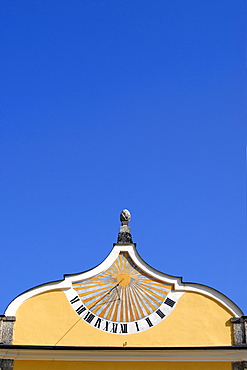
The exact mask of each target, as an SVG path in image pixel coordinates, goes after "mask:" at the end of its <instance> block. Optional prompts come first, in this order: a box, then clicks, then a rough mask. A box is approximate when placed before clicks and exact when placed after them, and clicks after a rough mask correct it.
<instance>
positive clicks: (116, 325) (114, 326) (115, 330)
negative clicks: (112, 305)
mask: <svg viewBox="0 0 247 370" xmlns="http://www.w3.org/2000/svg"><path fill="white" fill-rule="evenodd" d="M117 327H118V324H115V323H114V322H113V323H112V329H111V333H117Z"/></svg>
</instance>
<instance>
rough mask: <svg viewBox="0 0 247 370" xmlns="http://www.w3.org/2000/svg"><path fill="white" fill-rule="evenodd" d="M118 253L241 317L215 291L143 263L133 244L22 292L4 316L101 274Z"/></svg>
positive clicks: (152, 273)
mask: <svg viewBox="0 0 247 370" xmlns="http://www.w3.org/2000/svg"><path fill="white" fill-rule="evenodd" d="M120 252H128V253H129V255H130V257H131V258H132V260H133V262H134V263H135V264H136V265H137V266H138V267H140V269H142V270H143V271H144V272H146V273H148V274H150V275H151V276H153V277H154V278H156V279H159V280H161V281H164V282H168V283H170V284H173V285H174V290H175V291H177V292H195V293H199V294H203V295H205V296H208V297H210V298H212V299H214V300H216V301H217V302H219V303H220V304H221V305H223V306H224V307H226V308H227V309H228V310H229V311H230V312H231V313H232V315H233V316H234V317H240V316H242V315H243V312H242V311H241V310H240V308H239V307H238V306H237V305H236V304H235V303H234V302H232V301H231V300H230V299H229V298H228V297H226V296H225V295H224V294H222V293H220V292H218V291H217V290H215V289H213V288H210V287H208V286H205V285H200V284H194V283H184V282H182V278H181V277H174V276H170V275H166V274H164V273H162V272H160V271H157V270H155V269H154V268H152V267H151V266H149V265H148V264H147V263H146V262H145V261H143V259H142V258H141V256H140V255H139V254H138V252H137V250H136V247H135V245H134V244H122V245H120V244H116V245H115V246H114V247H113V249H112V251H111V253H110V254H109V255H108V257H107V258H106V259H105V260H104V261H103V262H102V263H101V264H100V265H98V266H96V267H95V268H93V269H92V270H89V271H86V272H82V273H80V274H73V275H65V278H64V280H62V281H58V282H52V283H47V284H44V285H41V286H38V287H35V288H33V289H30V290H28V291H27V292H24V293H23V294H21V295H19V296H18V297H17V298H15V299H14V300H13V301H12V302H11V303H10V304H9V306H8V307H7V309H6V311H5V315H6V316H15V314H16V311H17V309H18V308H19V307H20V305H21V304H22V303H23V302H25V301H26V300H27V299H29V298H31V297H34V296H36V295H38V294H41V293H45V292H48V291H52V290H56V289H61V290H67V289H70V288H71V287H72V282H76V281H79V280H83V279H89V278H91V277H93V276H95V275H97V274H99V273H101V272H102V271H105V270H107V269H108V268H109V267H110V266H111V265H112V263H113V262H114V261H115V260H116V259H117V257H118V255H119V253H120Z"/></svg>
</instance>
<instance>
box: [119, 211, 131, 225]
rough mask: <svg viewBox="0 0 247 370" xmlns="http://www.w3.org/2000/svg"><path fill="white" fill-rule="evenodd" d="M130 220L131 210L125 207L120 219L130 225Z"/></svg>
mask: <svg viewBox="0 0 247 370" xmlns="http://www.w3.org/2000/svg"><path fill="white" fill-rule="evenodd" d="M130 220H131V214H130V211H128V210H127V209H124V210H123V211H122V212H121V213H120V221H121V222H122V225H128V223H129V222H130Z"/></svg>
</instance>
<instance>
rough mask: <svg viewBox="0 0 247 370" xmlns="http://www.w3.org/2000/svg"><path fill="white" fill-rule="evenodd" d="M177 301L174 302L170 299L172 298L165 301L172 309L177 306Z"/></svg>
mask: <svg viewBox="0 0 247 370" xmlns="http://www.w3.org/2000/svg"><path fill="white" fill-rule="evenodd" d="M175 303H176V302H175V301H173V300H172V299H170V298H166V300H165V304H167V305H168V306H170V307H173V306H174V305H175Z"/></svg>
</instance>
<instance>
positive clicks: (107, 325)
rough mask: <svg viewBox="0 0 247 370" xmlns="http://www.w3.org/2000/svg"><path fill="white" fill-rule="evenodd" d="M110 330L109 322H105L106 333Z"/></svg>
mask: <svg viewBox="0 0 247 370" xmlns="http://www.w3.org/2000/svg"><path fill="white" fill-rule="evenodd" d="M108 329H109V322H108V321H106V322H105V327H104V329H103V330H104V331H108Z"/></svg>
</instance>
